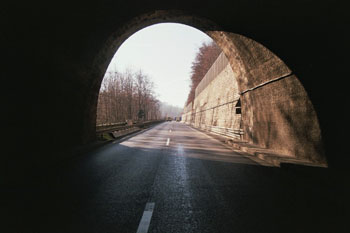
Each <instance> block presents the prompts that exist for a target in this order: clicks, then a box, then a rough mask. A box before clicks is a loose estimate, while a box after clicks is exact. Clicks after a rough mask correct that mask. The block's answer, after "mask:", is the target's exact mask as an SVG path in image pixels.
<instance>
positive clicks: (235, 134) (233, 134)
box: [200, 124, 244, 139]
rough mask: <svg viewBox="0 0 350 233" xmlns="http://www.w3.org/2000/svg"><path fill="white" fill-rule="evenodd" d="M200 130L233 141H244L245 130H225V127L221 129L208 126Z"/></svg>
mask: <svg viewBox="0 0 350 233" xmlns="http://www.w3.org/2000/svg"><path fill="white" fill-rule="evenodd" d="M200 128H201V129H204V130H206V131H209V132H211V133H214V134H217V135H222V136H226V137H230V138H233V139H242V136H243V134H244V131H243V129H232V128H225V127H219V126H208V125H203V124H202V125H201V127H200Z"/></svg>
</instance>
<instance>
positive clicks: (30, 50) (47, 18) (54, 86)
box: [2, 1, 348, 166]
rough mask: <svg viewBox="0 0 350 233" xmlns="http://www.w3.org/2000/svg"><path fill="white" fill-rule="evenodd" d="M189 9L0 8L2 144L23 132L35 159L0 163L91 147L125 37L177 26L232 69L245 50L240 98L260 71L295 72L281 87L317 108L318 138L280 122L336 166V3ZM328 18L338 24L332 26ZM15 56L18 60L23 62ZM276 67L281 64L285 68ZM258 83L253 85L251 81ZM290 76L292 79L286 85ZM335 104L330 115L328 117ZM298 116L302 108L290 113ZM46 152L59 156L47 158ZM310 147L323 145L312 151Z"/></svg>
mask: <svg viewBox="0 0 350 233" xmlns="http://www.w3.org/2000/svg"><path fill="white" fill-rule="evenodd" d="M196 4H199V3H196V2H195V1H194V2H190V3H188V2H186V4H180V3H177V4H166V3H153V4H145V3H139V6H140V7H137V8H133V7H131V8H130V9H129V7H130V5H128V4H127V3H117V2H116V3H111V2H109V3H103V2H101V3H98V4H97V3H91V4H89V3H86V4H83V7H81V5H79V4H76V5H74V4H73V5H70V6H68V5H65V4H62V5H57V6H55V7H53V8H50V9H48V8H47V7H48V6H46V5H44V4H43V5H40V4H39V5H36V4H33V5H31V6H26V4H22V5H17V6H14V5H13V4H8V5H7V7H6V5H5V7H4V8H3V9H4V10H3V12H4V14H2V17H5V19H6V20H3V22H4V23H5V26H6V27H5V30H4V35H5V36H3V37H2V45H3V46H5V50H4V51H5V52H6V53H5V54H6V56H5V57H6V60H5V63H6V66H5V69H4V70H3V71H2V72H3V77H11V78H6V81H8V82H9V84H8V86H9V87H10V88H9V89H7V90H6V91H5V93H6V100H7V103H6V104H5V108H6V111H5V112H6V113H7V114H6V116H5V117H6V119H5V120H6V122H8V124H7V126H6V130H8V134H7V135H9V136H8V138H22V136H21V134H22V133H21V132H23V131H25V132H26V133H25V135H30V137H28V136H27V137H26V140H24V141H25V143H28V145H27V147H26V148H27V149H26V151H27V152H26V153H29V152H31V151H35V152H34V154H35V155H33V156H31V155H30V156H24V155H23V153H21V152H20V150H19V151H18V149H21V148H12V153H9V154H7V155H6V158H7V161H9V162H10V163H11V161H12V159H13V155H15V154H16V155H19V156H20V157H21V159H20V161H22V162H23V163H25V162H24V161H26V160H27V158H29V157H30V158H31V159H29V161H30V162H31V163H33V164H42V163H43V164H45V163H52V162H54V161H57V160H60V158H61V157H62V155H58V154H59V153H56V152H58V151H66V150H67V149H68V150H69V149H70V148H72V147H74V146H77V145H81V144H86V143H89V142H92V141H93V140H94V139H95V133H94V132H95V118H96V113H95V112H96V101H97V96H98V90H99V87H100V83H101V80H102V77H103V74H104V72H105V70H106V68H107V65H108V63H109V61H110V60H111V58H112V56H113V54H114V53H115V51H116V49H117V48H118V47H119V45H120V44H121V43H122V42H123V41H124V40H125V39H127V38H128V36H130V35H131V34H132V33H135V32H136V31H137V30H140V29H142V28H144V27H146V26H149V25H152V24H155V23H160V22H177V23H183V24H186V25H190V26H193V27H195V28H197V29H199V30H202V31H203V32H206V33H207V34H208V35H210V36H211V37H212V38H213V39H214V40H215V41H216V42H217V43H218V44H219V45H220V46H221V47H222V48H223V50H224V52H225V54H226V56H228V58H229V59H230V62H231V65H234V63H235V64H238V63H237V61H235V59H237V58H236V57H234V56H235V55H233V54H234V51H238V50H240V51H239V52H241V53H242V54H245V56H246V57H247V58H244V59H241V63H240V66H242V67H243V66H244V67H245V68H246V69H247V70H249V72H250V73H249V75H250V76H251V78H250V79H249V80H240V89H241V91H242V92H243V91H246V89H249V88H253V87H254V86H256V85H259V84H261V83H262V82H263V81H268V79H269V78H266V79H264V78H262V77H259V75H260V76H264V75H262V69H265V70H264V72H267V74H266V75H267V76H269V77H270V78H271V79H273V78H272V77H274V78H281V77H282V76H288V75H291V76H293V77H292V78H283V80H284V81H285V82H286V84H284V88H286V89H288V88H289V89H291V88H292V87H295V86H298V87H297V88H302V89H303V88H304V89H305V93H304V94H305V95H307V98H309V100H310V103H309V104H311V103H312V105H313V108H314V109H315V113H313V116H312V117H311V118H309V120H310V122H311V123H312V122H314V123H315V124H317V121H319V124H320V129H319V131H320V132H315V131H312V130H311V131H312V132H311V131H310V130H309V131H310V133H308V134H307V135H305V134H306V130H308V129H305V128H304V126H303V125H302V124H301V125H300V124H299V125H298V122H300V121H299V120H297V118H295V119H288V120H289V121H292V122H293V123H292V124H296V125H297V127H296V128H298V129H301V128H304V130H305V132H304V131H303V130H301V131H300V130H299V132H298V133H299V136H298V137H300V136H301V137H304V138H305V139H306V140H309V139H310V137H311V138H312V137H314V138H313V139H311V141H312V140H318V141H321V140H323V142H324V144H325V150H326V153H325V155H326V157H327V160H328V162H329V163H330V164H332V163H333V162H334V164H337V166H338V165H339V166H341V165H342V164H344V163H343V162H342V161H344V160H346V159H347V158H346V156H342V155H343V154H342V153H339V152H334V153H333V150H338V149H339V144H338V143H340V141H341V139H342V138H344V137H343V136H342V135H343V133H344V129H343V127H342V124H341V123H340V122H342V121H341V119H343V117H345V116H346V114H345V112H341V111H344V110H345V108H343V107H340V108H336V107H335V103H336V101H334V100H335V99H338V100H341V99H344V97H343V95H345V93H346V92H345V91H342V88H344V86H343V85H337V82H336V81H335V79H336V78H338V77H343V75H342V73H341V72H342V71H343V70H344V68H343V67H345V66H344V65H342V62H343V61H344V59H342V57H341V56H342V55H344V54H345V53H344V52H340V51H339V50H340V48H341V49H342V50H344V49H345V48H347V46H348V45H347V44H344V45H343V46H339V44H340V43H341V42H343V41H345V38H346V37H345V35H344V34H343V31H342V27H341V26H339V25H341V24H342V23H345V21H342V20H341V19H339V20H338V18H339V17H341V14H336V12H337V10H338V9H339V8H338V7H339V6H336V5H334V4H331V3H330V2H322V3H317V4H315V3H314V2H312V1H309V2H307V3H304V2H303V3H302V2H293V3H286V4H282V3H278V2H274V1H271V2H269V3H261V2H260V1H250V2H249V3H243V2H235V3H231V4H228V3H225V2H223V3H221V4H219V3H218V4H215V6H213V7H209V8H205V7H204V8H200V9H199V8H196V7H194V6H195V5H196ZM202 4H203V3H202ZM180 5H181V7H180ZM28 7H29V8H28ZM27 9H32V10H30V11H29V10H27ZM127 9H128V10H127ZM159 9H166V10H159ZM13 10H16V11H15V13H12V12H13ZM324 11H327V12H328V11H329V12H330V13H329V14H328V17H324V14H321V13H320V12H324ZM60 12H64V13H65V14H64V15H65V16H64V17H61V15H60ZM121 12H123V13H121ZM126 12H128V13H127V14H126ZM313 12H315V13H314V14H313ZM316 13H317V14H316ZM23 18H25V19H26V20H22V19H23ZM335 22H336V23H339V24H337V26H334V25H333V24H334V23H335ZM332 35H333V36H332ZM334 35H338V36H337V37H335V36H334ZM247 38H250V39H247ZM336 38H337V39H336ZM335 40H336V41H335ZM230 41H231V42H232V41H234V44H235V45H234V46H233V45H232V44H231V45H228V44H229V43H231V42H230ZM254 41H257V42H258V43H257V44H255V42H254ZM266 48H267V49H266ZM272 57H274V58H276V59H277V60H276V62H277V63H276V62H271V59H272ZM16 59H20V61H22V62H20V63H21V64H18V63H17V62H16ZM245 59H246V61H245ZM269 59H270V62H271V64H272V63H273V64H274V65H275V67H272V66H271V67H269V69H271V70H268V69H267V68H266V67H265V68H264V67H262V66H261V64H262V63H263V62H266V61H267V60H269ZM278 63H281V64H282V63H283V64H285V67H281V66H279V65H278ZM276 64H277V65H276ZM265 65H266V64H265ZM19 68H20V69H19ZM259 69H260V70H259ZM236 70H239V69H236ZM254 72H255V73H254ZM338 72H339V73H338ZM15 77H16V78H15ZM295 77H297V78H295ZM254 78H255V79H256V80H254ZM260 79H261V82H260V81H258V80H260ZM292 79H297V80H298V81H290V80H292ZM330 79H331V80H332V81H330ZM19 80H20V82H19ZM287 80H289V81H287ZM281 81H282V80H281ZM299 81H300V83H299ZM13 82H15V83H13ZM287 82H289V83H287ZM291 82H292V83H291ZM16 83H18V85H16ZM276 83H281V82H276ZM290 91H292V92H293V91H295V90H290ZM294 93H296V92H294ZM326 93H332V94H326ZM244 95H246V96H247V100H248V99H249V101H251V102H253V101H254V100H253V99H254V97H252V96H251V93H249V92H247V93H245V94H244ZM248 96H249V97H248ZM281 98H283V96H281V95H280V96H276V99H279V101H280V103H282V102H283V101H285V100H283V99H281ZM295 98H298V97H296V96H295ZM267 102H268V101H267ZM260 104H262V105H263V104H264V103H260ZM246 106H248V105H246ZM282 108H283V107H282ZM335 108H336V109H337V114H336V116H337V117H336V118H334V117H335V114H333V110H334V109H335ZM332 109H333V110H332ZM285 110H286V111H284V114H287V115H288V114H292V115H293V113H292V112H291V111H289V110H290V109H289V110H287V109H285ZM288 111H289V112H288ZM305 111H308V110H305ZM297 114H300V112H299V113H296V114H294V116H296V115H297ZM265 117H266V116H265ZM262 118H263V116H261V117H260V120H259V122H260V123H261V122H262V121H261V119H262ZM23 121H25V122H23ZM28 121H29V122H28ZM247 123H248V122H247ZM272 123H273V122H272ZM255 125H256V126H257V125H258V124H255ZM261 127H262V128H264V127H265V128H266V127H267V125H266V124H265V125H263V124H261ZM311 128H312V127H311ZM316 131H317V130H316ZM255 132H258V130H255ZM247 133H248V132H247ZM318 134H319V135H318ZM315 135H318V136H315ZM261 137H262V136H258V137H257V135H255V136H254V135H252V136H251V139H250V140H252V141H255V142H256V143H260V144H266V143H267V139H264V140H263V141H261ZM315 137H319V138H317V139H316V138H315ZM259 138H260V139H259ZM335 138H337V139H335ZM32 140H34V141H32ZM259 140H260V141H259ZM10 141H13V140H10ZM309 141H310V140H309ZM305 142H306V141H305V140H304V139H301V140H299V143H301V144H302V143H305ZM301 144H300V145H301ZM8 145H11V143H9V144H8ZM276 146H278V145H276ZM50 148H56V149H58V150H55V153H49V155H46V151H47V150H50ZM295 150H299V151H300V150H302V149H301V148H300V147H299V148H298V149H295ZM313 150H316V151H320V150H321V149H320V146H317V145H314V148H313ZM328 151H331V152H329V153H328ZM17 152H18V153H17ZM309 152H310V151H308V152H305V153H309ZM12 154H13V155H12ZM30 154H31V153H30ZM63 157H64V156H63Z"/></svg>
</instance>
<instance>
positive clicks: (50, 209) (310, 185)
mask: <svg viewBox="0 0 350 233" xmlns="http://www.w3.org/2000/svg"><path fill="white" fill-rule="evenodd" d="M53 174H54V175H52V174H51V176H52V177H50V184H49V185H47V186H46V187H42V188H38V187H26V188H23V189H18V190H7V191H6V194H7V195H6V198H2V200H1V205H2V210H1V211H2V212H1V213H2V215H3V216H2V218H1V219H2V223H1V226H0V229H3V230H1V231H0V232H17V233H18V232H37V233H38V232H45V233H48V232H53V233H56V232H60V233H61V232H62V233H70V232H74V233H78V232H91V233H95V232H96V233H102V232H103V233H116V232H123V233H137V232H139V233H141V232H150V233H156V232H157V233H191V232H193V233H194V232H196V233H206V232H208V233H214V232H232V233H249V232H268V233H273V232H278V233H281V232H298V233H300V232H307V233H310V232H318V233H321V232H329V233H331V232H334V233H340V232H349V231H348V229H349V227H348V223H347V222H346V220H345V216H346V212H345V207H344V203H342V201H341V200H343V199H345V196H344V197H342V196H339V193H342V190H339V187H341V186H337V185H336V184H335V183H334V180H333V179H332V174H330V172H329V171H328V170H327V169H325V168H311V167H301V166H286V167H282V168H273V167H264V166H260V165H259V164H257V163H256V162H254V161H252V160H250V159H249V158H246V157H244V156H241V155H239V154H237V153H235V152H233V151H231V150H230V149H229V148H227V147H226V146H225V145H223V144H221V143H220V142H219V141H217V140H215V139H213V138H211V137H210V136H208V135H206V134H204V133H202V132H199V131H197V130H194V129H192V128H190V127H189V126H187V125H185V124H182V123H179V122H166V123H162V124H160V125H157V126H155V127H153V128H151V129H149V130H146V131H145V132H142V133H138V134H137V135H136V136H132V137H129V138H128V139H126V140H125V139H124V140H123V141H115V142H114V143H111V144H108V145H106V146H103V147H102V148H99V149H97V150H95V151H92V152H89V153H87V154H86V155H84V156H80V157H78V158H76V159H74V160H70V161H67V162H66V163H65V164H64V165H61V166H60V168H59V170H58V171H57V172H53ZM344 195H345V194H344Z"/></svg>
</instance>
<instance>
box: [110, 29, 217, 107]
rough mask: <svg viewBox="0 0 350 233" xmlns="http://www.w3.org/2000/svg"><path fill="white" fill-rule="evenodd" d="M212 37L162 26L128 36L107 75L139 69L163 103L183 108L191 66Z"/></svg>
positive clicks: (200, 32) (188, 30)
mask: <svg viewBox="0 0 350 233" xmlns="http://www.w3.org/2000/svg"><path fill="white" fill-rule="evenodd" d="M210 41H211V38H210V37H209V36H208V35H206V34H205V33H203V32H202V31H199V30H197V29H195V28H193V27H190V26H187V25H184V24H176V23H161V24H155V25H152V26H149V27H146V28H144V29H142V30H140V31H138V32H136V33H134V34H133V35H132V36H130V37H129V38H128V39H127V40H126V41H125V42H124V43H123V44H122V45H121V46H120V47H119V49H118V50H117V52H116V54H115V55H114V57H113V59H112V61H111V63H110V64H109V67H108V69H107V72H109V71H114V70H117V71H120V72H124V71H125V70H126V69H131V70H134V71H138V70H139V69H141V70H142V71H143V73H145V74H147V75H148V76H149V77H150V78H151V80H152V81H153V82H154V84H155V93H156V95H157V97H158V99H159V100H160V101H162V102H166V103H168V104H171V105H174V106H178V107H181V108H183V107H184V104H185V102H186V100H187V96H188V93H189V91H190V88H189V85H190V75H191V74H190V72H191V64H192V62H193V60H194V58H195V56H196V52H197V51H198V48H199V47H200V46H201V44H202V43H203V42H206V43H207V42H210Z"/></svg>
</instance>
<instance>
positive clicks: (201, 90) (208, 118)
mask: <svg viewBox="0 0 350 233" xmlns="http://www.w3.org/2000/svg"><path fill="white" fill-rule="evenodd" d="M239 97H240V95H239V91H238V85H237V81H236V78H235V77H234V73H233V71H232V68H231V66H230V64H229V63H228V60H227V58H226V57H225V55H224V54H223V53H221V54H220V56H219V57H218V58H217V60H216V61H215V62H214V64H213V65H212V67H211V68H210V69H209V71H208V73H207V74H206V76H205V77H204V78H203V79H202V81H201V82H200V83H199V85H198V86H197V88H196V97H195V99H194V104H193V105H192V102H191V103H190V104H189V105H188V106H186V107H185V108H184V114H183V115H182V119H183V121H184V122H185V123H187V124H191V125H193V126H194V127H196V128H200V129H204V130H207V131H211V132H215V133H219V134H222V135H224V136H230V137H235V138H238V139H239V138H240V135H239V134H234V135H233V130H239V129H240V126H241V114H236V104H237V102H238V99H239Z"/></svg>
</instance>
